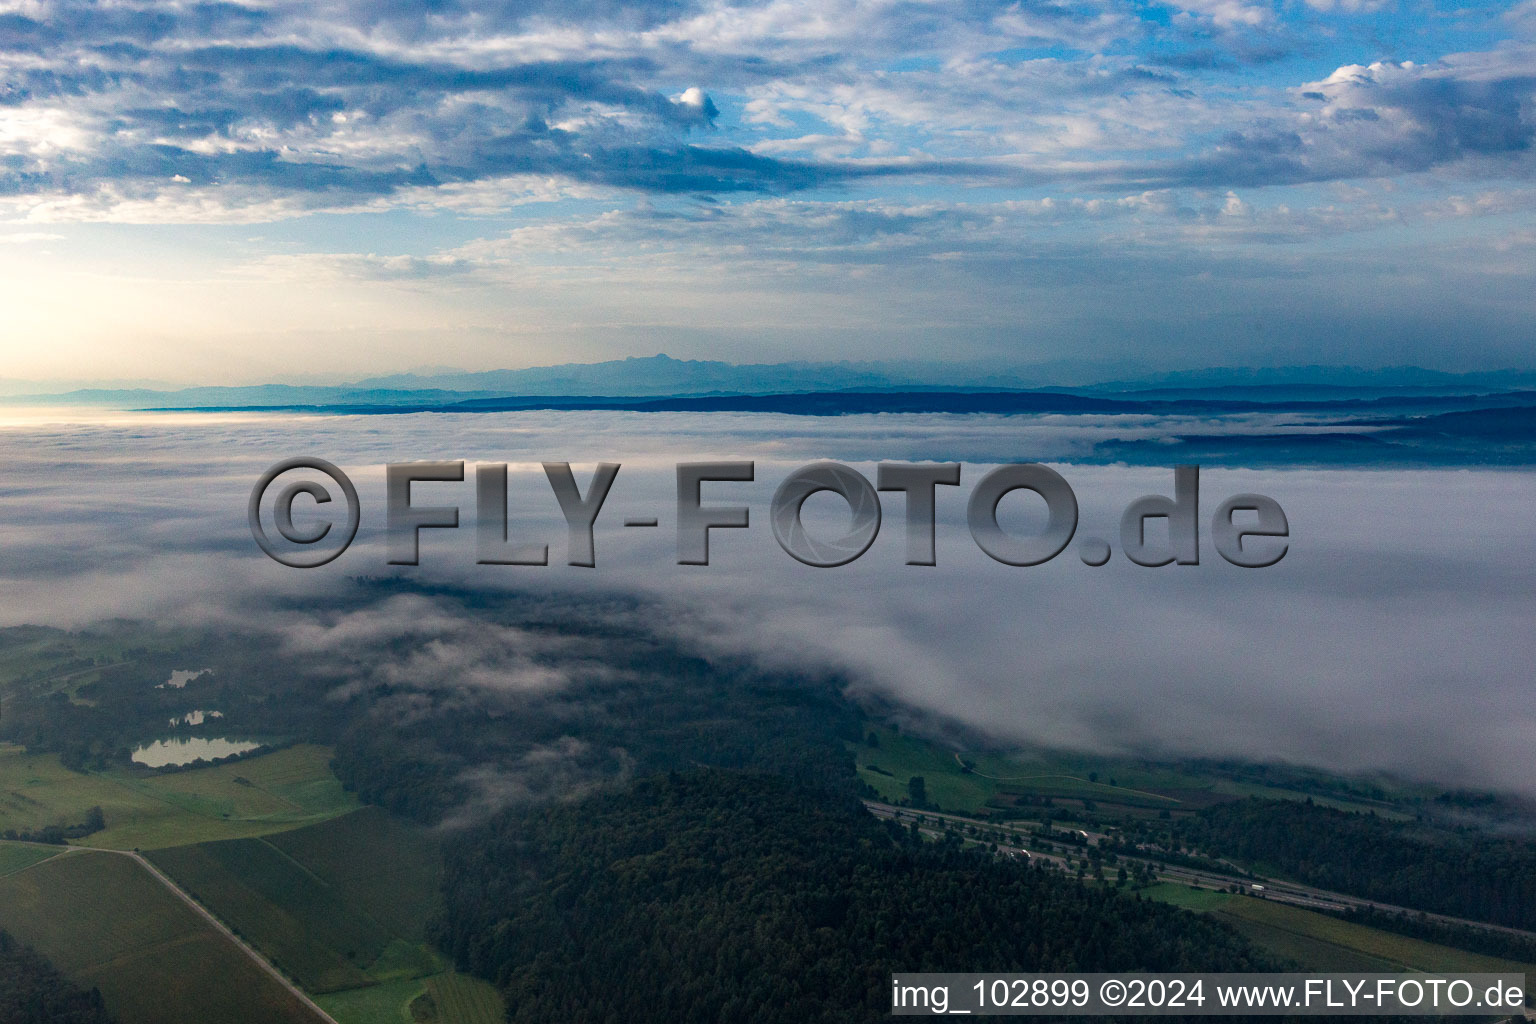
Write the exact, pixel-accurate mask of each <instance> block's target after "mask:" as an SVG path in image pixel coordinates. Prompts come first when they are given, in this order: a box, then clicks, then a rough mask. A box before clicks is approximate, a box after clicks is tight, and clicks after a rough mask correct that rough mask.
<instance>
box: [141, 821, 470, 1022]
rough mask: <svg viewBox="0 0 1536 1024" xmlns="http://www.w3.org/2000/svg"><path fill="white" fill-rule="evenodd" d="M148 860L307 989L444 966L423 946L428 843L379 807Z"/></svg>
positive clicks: (432, 854) (433, 888) (335, 988)
mask: <svg viewBox="0 0 1536 1024" xmlns="http://www.w3.org/2000/svg"><path fill="white" fill-rule="evenodd" d="M150 857H151V859H152V860H153V861H154V862H155V865H156V866H157V867H159V868H160V869H161V870H162V871H164V872H165V873H166V874H167V875H169V876H170V877H171V878H172V879H174V880H175V882H176V884H177V885H179V886H181V887H182V888H183V889H185V890H186V891H187V892H189V893H190V894H192V895H193V896H194V897H195V898H196V899H197V900H198V901H199V902H200V903H202V904H203V905H204V906H206V907H207V908H208V909H209V910H211V911H212V912H213V913H214V915H215V916H217V917H218V918H219V919H220V920H221V921H223V922H225V923H226V924H228V925H229V926H230V927H231V928H232V929H234V930H235V931H236V933H237V934H239V935H240V936H241V937H242V938H244V939H245V940H246V941H248V942H250V943H251V944H252V945H253V946H255V947H256V948H257V949H258V950H260V951H261V952H262V953H263V955H265V956H266V957H267V958H268V959H270V960H271V961H272V962H273V963H274V964H276V965H277V966H278V967H279V968H281V969H282V970H283V971H285V972H287V973H288V974H290V975H291V976H292V977H294V978H296V979H297V980H298V982H299V983H300V984H301V985H303V986H304V988H305V989H307V990H308V991H310V992H311V993H332V992H340V991H345V990H348V989H357V988H363V987H367V986H371V985H375V984H377V983H378V982H379V981H381V980H399V979H401V978H406V979H409V978H415V977H421V976H423V975H427V974H433V973H436V972H437V971H440V970H441V969H442V967H441V964H440V962H439V961H438V959H437V957H436V956H435V955H434V954H432V953H431V952H430V950H428V949H426V948H425V947H424V946H423V945H422V944H421V943H422V940H423V938H424V924H425V921H426V918H427V916H428V915H430V914H431V912H432V911H433V909H434V908H435V907H436V903H437V886H438V879H439V876H440V874H441V870H442V867H441V860H440V854H439V853H438V848H437V843H436V841H435V839H433V837H432V836H431V834H430V833H428V832H427V831H426V830H425V829H421V828H417V827H415V826H411V825H409V824H406V823H404V822H401V821H398V820H396V819H393V818H391V817H390V816H389V815H387V814H386V813H384V812H383V811H381V810H378V809H377V808H364V809H363V810H360V811H356V812H354V813H352V814H349V815H346V816H344V817H341V818H337V819H333V820H331V821H327V822H324V823H322V824H318V825H313V826H310V827H308V828H304V829H298V830H295V831H292V832H286V833H282V834H277V835H271V836H265V837H259V838H253V839H233V840H223V841H218V842H211V843H201V844H198V845H195V846H182V847H174V848H170V849H163V850H156V851H154V852H153V853H151V854H150Z"/></svg>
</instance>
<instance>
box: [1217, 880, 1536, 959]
mask: <svg viewBox="0 0 1536 1024" xmlns="http://www.w3.org/2000/svg"><path fill="white" fill-rule="evenodd" d="M1216 916H1217V917H1218V918H1221V919H1223V920H1226V921H1228V923H1230V924H1232V925H1233V926H1234V927H1236V928H1237V929H1238V930H1239V931H1242V932H1244V933H1245V934H1250V935H1251V936H1252V937H1254V939H1255V941H1259V942H1260V944H1261V945H1270V946H1272V948H1278V947H1282V946H1284V947H1289V948H1292V949H1295V950H1297V951H1298V952H1304V953H1305V954H1306V958H1305V959H1304V958H1303V957H1302V956H1300V955H1296V956H1292V959H1295V960H1296V961H1298V962H1299V963H1301V964H1302V966H1303V967H1306V968H1308V969H1313V970H1338V971H1344V970H1350V971H1352V970H1403V969H1408V970H1415V971H1435V972H1468V973H1516V974H1519V973H1527V974H1536V965H1531V964H1522V963H1517V962H1515V961H1513V960H1503V959H1500V958H1499V957H1492V956H1483V955H1482V954H1479V953H1467V952H1464V951H1462V950H1459V949H1453V948H1451V947H1450V946H1441V945H1437V944H1435V943H1433V942H1424V941H1423V940H1421V939H1414V938H1409V937H1408V936H1406V935H1396V934H1394V933H1392V932H1385V931H1380V930H1378V929H1376V928H1367V927H1366V926H1364V925H1360V924H1354V923H1353V922H1350V921H1341V920H1339V919H1338V918H1335V917H1330V916H1328V915H1327V914H1318V913H1315V912H1313V911H1310V910H1304V909H1302V908H1301V907H1289V906H1286V905H1284V904H1281V903H1276V902H1274V901H1272V900H1262V899H1253V898H1248V897H1235V898H1233V899H1232V900H1231V901H1230V902H1228V903H1226V904H1224V905H1223V906H1222V907H1221V908H1220V910H1219V911H1218V912H1217V914H1216ZM1260 936H1262V937H1263V941H1260V938H1259V937H1260ZM1367 961H1369V962H1370V963H1372V964H1373V965H1375V966H1370V967H1359V968H1357V967H1353V966H1350V967H1343V966H1336V964H1340V963H1362V962H1367ZM1381 965H1386V966H1381Z"/></svg>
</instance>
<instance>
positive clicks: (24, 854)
mask: <svg viewBox="0 0 1536 1024" xmlns="http://www.w3.org/2000/svg"><path fill="white" fill-rule="evenodd" d="M62 852H63V851H62V850H61V849H60V848H58V847H49V846H37V845H34V844H31V843H7V842H4V841H3V840H0V878H4V877H5V876H6V875H9V874H11V873H12V872H13V871H20V870H21V869H22V868H29V867H31V866H32V865H33V864H37V863H39V862H41V861H45V860H47V859H48V858H49V857H54V856H57V855H58V854H60V853H62Z"/></svg>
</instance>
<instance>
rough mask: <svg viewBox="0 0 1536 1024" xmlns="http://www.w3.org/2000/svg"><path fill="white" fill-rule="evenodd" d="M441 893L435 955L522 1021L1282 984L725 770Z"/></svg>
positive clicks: (521, 827) (455, 848)
mask: <svg viewBox="0 0 1536 1024" xmlns="http://www.w3.org/2000/svg"><path fill="white" fill-rule="evenodd" d="M445 891H446V894H447V908H446V911H445V913H444V916H443V918H442V919H441V920H440V921H439V922H438V924H437V926H436V933H437V939H438V941H439V942H440V943H441V944H442V945H443V947H444V948H445V949H447V950H449V951H451V952H452V954H453V955H454V956H455V958H456V959H457V960H458V962H459V964H460V966H461V967H463V968H466V969H469V970H472V971H474V972H476V973H478V974H481V975H483V976H485V977H488V978H491V979H494V980H495V981H496V982H497V983H498V984H499V985H500V986H501V987H502V989H503V990H504V992H505V993H506V996H507V999H508V1003H509V1006H510V1013H509V1019H510V1020H512V1021H514V1022H535V1021H561V1022H566V1021H623V1022H625V1024H645V1022H652V1021H654V1022H658V1024H660V1022H667V1024H679V1022H691V1021H698V1022H706V1021H708V1022H715V1021H721V1020H729V1021H733V1022H781V1021H782V1022H785V1024H791V1022H793V1024H812V1022H819V1021H825V1022H834V1021H836V1022H850V1021H860V1020H869V1021H874V1020H882V1019H885V1018H886V1017H888V1016H889V1014H890V1009H889V992H888V986H889V983H890V975H891V972H893V971H898V970H907V971H915V970H922V971H940V970H950V971H964V970H978V969H988V970H1058V971H1071V970H1099V969H1103V970H1136V969H1144V970H1223V971H1238V970H1264V969H1273V968H1274V966H1275V965H1274V964H1272V963H1270V962H1268V961H1267V960H1265V959H1264V958H1263V957H1262V956H1261V955H1260V954H1258V953H1256V952H1255V951H1254V950H1253V949H1252V948H1251V947H1250V946H1248V945H1247V943H1246V942H1245V941H1244V940H1242V939H1241V938H1239V937H1238V936H1237V935H1236V934H1235V933H1233V932H1231V931H1230V930H1228V929H1226V928H1224V927H1222V926H1220V925H1218V924H1215V923H1212V922H1210V921H1208V920H1205V919H1203V918H1200V917H1197V916H1195V915H1193V914H1188V913H1184V912H1182V911H1178V910H1175V909H1173V908H1171V907H1167V906H1163V905H1161V904H1156V903H1152V902H1149V901H1143V900H1140V899H1138V898H1136V897H1134V896H1127V895H1124V894H1121V893H1118V892H1116V891H1114V890H1111V889H1105V888H1097V887H1089V886H1084V885H1082V884H1080V883H1078V882H1076V881H1074V880H1071V879H1068V878H1065V877H1061V876H1059V875H1056V874H1054V873H1048V872H1046V871H1044V870H1040V869H1037V868H1031V867H1029V866H1028V865H1027V864H1022V863H1017V862H1012V861H1002V860H998V859H995V858H994V857H992V856H991V855H989V854H987V853H985V852H982V851H975V852H972V851H967V850H963V849H961V848H960V847H959V845H958V843H956V842H944V843H932V842H926V841H921V840H919V839H918V838H916V837H915V836H914V835H912V834H911V832H910V831H908V830H904V829H902V828H900V827H899V826H894V825H890V824H886V823H883V822H880V821H877V820H876V819H875V818H873V817H872V816H870V815H869V814H867V813H866V812H865V811H864V810H863V809H862V807H860V806H859V804H858V803H857V801H856V800H853V799H851V798H848V797H844V796H839V795H834V794H829V793H827V792H826V791H825V790H818V789H815V788H812V787H808V786H804V785H797V784H795V783H793V782H790V781H788V780H784V779H780V778H774V777H768V776H762V775H755V774H753V775H748V774H739V773H733V772H722V771H695V772H688V773H670V774H667V775H662V776H658V777H653V778H650V779H646V780H643V781H641V782H639V783H638V784H636V785H634V786H632V787H630V788H628V789H625V790H622V791H614V792H607V793H603V794H599V795H595V796H592V797H589V798H587V799H585V800H583V801H581V802H578V803H573V804H569V803H568V804H559V805H554V806H546V807H544V808H541V809H538V810H532V811H528V812H522V813H510V812H509V813H505V814H503V815H501V816H499V817H498V818H497V819H496V820H495V821H494V822H492V823H491V824H489V825H487V826H484V827H482V828H480V829H477V830H475V831H473V832H471V833H469V834H466V835H465V836H463V837H461V838H460V839H459V840H458V841H457V842H455V843H453V844H451V848H450V855H449V866H448V874H447V883H446V886H445Z"/></svg>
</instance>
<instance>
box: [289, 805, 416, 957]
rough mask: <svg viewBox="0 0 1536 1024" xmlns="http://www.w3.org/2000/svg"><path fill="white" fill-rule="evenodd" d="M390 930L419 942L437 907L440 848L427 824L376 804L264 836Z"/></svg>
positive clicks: (352, 904)
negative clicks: (410, 820) (395, 814)
mask: <svg viewBox="0 0 1536 1024" xmlns="http://www.w3.org/2000/svg"><path fill="white" fill-rule="evenodd" d="M267 842H269V843H271V844H272V845H273V846H275V847H277V848H278V849H280V850H282V851H283V852H284V853H286V854H287V855H288V856H289V857H292V858H293V859H294V860H295V861H297V862H299V863H301V864H303V865H304V867H305V869H306V870H308V871H309V872H311V873H312V874H314V875H315V876H316V877H318V878H320V879H321V880H323V881H324V882H325V883H326V884H327V885H329V886H331V887H332V888H333V889H334V890H335V891H336V893H337V894H338V895H339V896H340V897H341V898H342V899H343V900H345V901H346V902H347V903H348V904H349V905H351V906H354V907H357V908H359V909H360V910H361V911H362V912H363V913H365V914H367V915H368V916H369V917H371V918H373V919H374V920H375V921H377V922H379V924H381V925H383V926H384V927H385V928H386V929H387V930H388V931H389V932H390V934H392V935H395V936H398V937H400V938H402V939H406V940H409V941H411V942H422V941H424V940H425V938H426V935H425V932H424V929H423V926H424V924H425V923H426V920H427V918H428V917H430V916H431V915H432V913H433V911H435V910H436V909H437V903H438V885H439V882H440V879H441V877H442V872H443V862H442V852H441V850H440V849H439V847H438V842H437V838H436V836H435V835H434V834H433V833H431V832H429V831H427V830H426V829H423V828H420V827H418V826H415V825H412V824H410V823H408V822H405V821H401V820H400V819H399V818H394V817H391V816H390V815H389V814H388V813H386V812H385V811H383V810H381V809H379V808H377V807H364V808H362V809H361V810H358V811H354V812H352V813H351V814H347V815H344V816H342V817H339V818H332V819H331V820H329V821H325V822H322V823H320V824H318V825H310V826H308V827H307V828H301V829H295V830H294V831H292V832H282V833H278V834H275V835H271V836H268V837H267Z"/></svg>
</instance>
